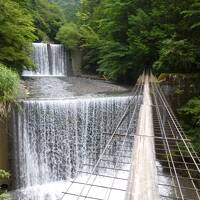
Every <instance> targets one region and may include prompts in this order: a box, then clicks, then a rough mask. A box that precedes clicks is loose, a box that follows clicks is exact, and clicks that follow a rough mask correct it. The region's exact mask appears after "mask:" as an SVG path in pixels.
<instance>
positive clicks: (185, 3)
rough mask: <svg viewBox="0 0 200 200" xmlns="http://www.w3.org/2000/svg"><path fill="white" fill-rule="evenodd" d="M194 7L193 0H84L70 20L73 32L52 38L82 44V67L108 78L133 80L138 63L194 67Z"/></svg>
mask: <svg viewBox="0 0 200 200" xmlns="http://www.w3.org/2000/svg"><path fill="white" fill-rule="evenodd" d="M199 13H200V4H199V2H198V1H197V0H181V1H180V0H159V1H157V0H155V1H148V0H142V1H141V0H101V1H99V0H84V1H81V6H80V10H79V12H78V16H79V21H78V22H77V25H74V26H72V25H71V24H70V30H71V33H74V34H75V35H73V34H72V37H71V38H69V37H66V38H64V37H62V38H59V37H58V39H60V41H61V42H63V43H65V44H68V42H67V40H73V44H77V45H79V46H80V47H82V49H83V52H84V54H85V55H84V58H86V62H85V63H84V67H86V68H87V69H88V68H89V69H92V68H93V69H95V70H96V69H97V71H99V72H100V73H102V74H104V75H106V76H107V77H109V78H110V79H113V80H120V81H122V80H126V81H128V80H133V78H134V77H137V74H138V72H139V71H141V70H142V69H143V68H144V67H152V68H153V69H155V71H158V72H191V71H193V72H195V71H198V70H199V69H200V66H199V61H200V58H199V56H200V55H199V52H200V51H199V50H200V49H199V46H200V45H199V44H200V40H199V31H200V30H199V28H200V25H199V23H200V22H199V20H200V16H199ZM65 26H66V25H65ZM77 26H78V27H79V33H77ZM72 27H74V29H75V30H74V31H72V29H71V28H72ZM85 27H86V28H87V30H90V31H89V32H88V31H84V30H85ZM88 34H89V36H90V37H88ZM77 35H79V36H80V35H81V37H76V36H77ZM76 39H77V40H78V41H74V40H76ZM94 39H95V40H94ZM93 69H92V70H93ZM93 71H94V70H93Z"/></svg>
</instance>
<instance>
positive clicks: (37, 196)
mask: <svg viewBox="0 0 200 200" xmlns="http://www.w3.org/2000/svg"><path fill="white" fill-rule="evenodd" d="M129 99H130V97H128V96H124V97H96V98H85V99H84V98H82V99H68V100H28V101H23V102H22V103H21V105H20V106H19V108H18V109H17V111H14V112H13V131H12V132H13V135H12V138H11V142H12V146H13V149H12V152H13V153H12V154H13V158H12V160H13V163H12V166H13V177H14V180H15V182H14V187H15V189H20V190H17V191H18V192H16V193H15V195H14V197H13V199H14V200H18V199H20V200H27V199H29V200H57V199H59V198H58V197H59V195H61V194H58V197H57V196H56V195H57V194H56V195H55V194H54V195H53V196H51V195H50V194H49V193H51V192H52V190H54V192H55V188H56V186H55V185H53V186H52V189H51V187H50V188H45V185H48V184H50V185H51V183H54V182H57V184H56V185H57V187H58V188H61V186H59V181H66V180H67V179H70V178H74V177H76V176H77V175H78V171H79V169H81V168H83V164H84V163H89V164H94V163H95V162H96V161H97V160H98V158H99V155H100V154H101V152H102V150H103V148H104V147H105V145H106V142H107V141H108V139H109V137H110V135H109V134H107V133H111V129H112V128H114V127H115V126H116V123H117V122H118V120H119V118H118V119H117V117H119V115H120V113H123V110H124V109H125V107H126V106H127V102H128V100H129ZM127 124H128V122H127ZM127 124H126V122H124V124H123V126H124V128H126V126H127ZM117 145H118V144H117V143H116V144H115V145H113V146H112V148H111V149H112V150H113V151H115V150H116V149H117ZM109 159H110V160H112V158H111V157H110V158H109ZM106 165H109V164H106ZM42 185H43V187H44V190H45V191H43V190H42V192H41V191H40V189H41V188H42ZM35 186H36V188H37V187H38V186H39V188H40V189H39V190H37V191H36V192H33V191H32V189H30V188H34V187H35ZM62 186H63V185H62ZM64 186H66V184H65V185H64ZM27 188H29V189H30V191H29V189H27ZM64 188H65V187H64ZM64 188H63V190H62V191H60V192H63V191H64ZM23 190H25V191H26V192H23ZM27 191H28V192H27Z"/></svg>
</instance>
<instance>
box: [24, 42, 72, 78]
mask: <svg viewBox="0 0 200 200" xmlns="http://www.w3.org/2000/svg"><path fill="white" fill-rule="evenodd" d="M32 46H33V61H34V63H35V65H36V67H37V70H36V71H35V72H34V71H27V70H26V71H24V72H23V76H66V75H67V68H68V65H69V55H68V54H69V53H68V51H67V50H66V49H65V48H64V46H63V45H61V44H45V43H33V44H32Z"/></svg>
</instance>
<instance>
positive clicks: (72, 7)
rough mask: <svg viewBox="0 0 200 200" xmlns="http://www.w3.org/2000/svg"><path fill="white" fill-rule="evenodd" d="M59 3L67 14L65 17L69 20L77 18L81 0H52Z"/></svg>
mask: <svg viewBox="0 0 200 200" xmlns="http://www.w3.org/2000/svg"><path fill="white" fill-rule="evenodd" d="M52 2H55V3H56V4H57V5H59V6H60V7H61V8H62V10H63V12H64V15H65V19H66V20H67V21H68V22H69V21H76V20H77V15H76V14H77V12H78V9H79V6H80V0H52Z"/></svg>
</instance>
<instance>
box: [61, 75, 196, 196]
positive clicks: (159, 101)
mask: <svg viewBox="0 0 200 200" xmlns="http://www.w3.org/2000/svg"><path fill="white" fill-rule="evenodd" d="M127 120H128V122H129V123H128V124H127V123H126V122H127ZM101 134H102V135H104V136H105V137H107V142H106V143H105V145H104V148H103V149H101V151H100V156H99V157H98V160H97V161H95V162H91V164H88V163H83V168H82V169H81V170H79V172H78V173H79V174H82V175H83V177H84V178H83V179H80V178H79V176H78V177H76V178H74V179H72V180H71V182H70V184H69V185H68V187H67V188H66V191H63V196H62V200H64V199H77V200H78V199H79V200H83V199H87V200H91V199H96V200H111V199H114V200H117V199H120V197H121V196H123V197H125V200H159V199H175V200H196V199H200V158H199V157H198V154H197V153H196V152H195V150H194V149H193V146H192V144H191V141H190V139H188V138H187V136H186V135H185V133H184V131H183V129H182V128H181V125H180V123H179V122H178V120H177V118H176V116H175V114H174V113H173V111H172V109H171V107H170V105H169V103H168V102H167V100H166V98H165V95H164V93H163V92H162V90H161V87H160V86H159V83H158V81H157V79H156V78H155V77H154V76H153V75H152V74H148V75H147V74H143V75H141V76H140V77H139V79H138V82H137V84H136V85H135V87H134V88H133V91H132V96H131V97H130V98H129V100H128V101H127V104H126V109H125V110H123V111H122V112H121V113H119V116H118V122H117V126H115V127H112V131H111V132H110V133H101ZM116 144H117V145H116ZM116 146H117V148H116V149H114V150H113V147H116ZM111 147H112V148H111ZM111 158H112V159H111ZM105 163H110V164H109V165H108V164H107V165H105ZM108 172H109V173H108ZM122 199H123V198H122Z"/></svg>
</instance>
